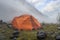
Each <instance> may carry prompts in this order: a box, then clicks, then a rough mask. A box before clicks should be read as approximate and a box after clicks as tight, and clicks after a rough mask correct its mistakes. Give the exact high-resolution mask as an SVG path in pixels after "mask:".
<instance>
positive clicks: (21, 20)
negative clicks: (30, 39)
mask: <svg viewBox="0 0 60 40" xmlns="http://www.w3.org/2000/svg"><path fill="white" fill-rule="evenodd" d="M12 25H13V28H15V29H18V30H33V29H34V30H37V29H39V28H41V24H40V23H39V22H38V21H37V19H35V18H34V17H33V16H32V15H21V16H19V17H15V18H14V19H13V20H12Z"/></svg>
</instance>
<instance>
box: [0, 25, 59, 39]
mask: <svg viewBox="0 0 60 40" xmlns="http://www.w3.org/2000/svg"><path fill="white" fill-rule="evenodd" d="M42 26H43V28H42V29H40V30H43V31H45V32H46V33H47V37H46V40H55V35H56V33H58V32H60V31H59V30H58V29H57V25H56V24H44V25H42ZM40 30H37V31H40ZM13 31H14V30H13V29H11V28H8V26H7V24H2V25H0V35H2V36H5V38H3V37H2V38H3V39H2V38H1V36H0V39H2V40H10V36H11V35H12V33H13ZM37 31H36V30H33V31H20V34H19V37H18V38H17V40H37V37H36V36H37Z"/></svg>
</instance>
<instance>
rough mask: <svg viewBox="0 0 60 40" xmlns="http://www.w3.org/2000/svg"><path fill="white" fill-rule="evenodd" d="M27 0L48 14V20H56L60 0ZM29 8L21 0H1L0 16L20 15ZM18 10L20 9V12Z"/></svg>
mask: <svg viewBox="0 0 60 40" xmlns="http://www.w3.org/2000/svg"><path fill="white" fill-rule="evenodd" d="M26 1H27V2H28V3H30V4H31V5H32V6H34V7H35V8H36V9H37V10H38V11H39V12H41V13H42V14H43V15H45V16H46V17H45V18H47V19H46V20H49V21H50V22H55V21H56V18H57V14H58V12H59V11H60V0H26ZM1 5H2V6H1ZM27 8H28V7H27V6H24V4H22V3H21V0H0V18H2V19H4V20H7V19H9V18H12V16H13V15H20V13H22V11H23V12H25V11H28V9H27ZM1 9H2V10H1ZM4 9H5V10H4ZM29 9H30V8H29ZM3 11H5V12H7V13H6V14H4V13H5V12H3ZM17 11H20V13H19V12H17ZM1 12H2V13H1ZM29 12H30V11H29ZM8 13H10V14H8ZM12 13H16V14H12ZM5 15H6V17H5ZM9 15H10V16H9ZM34 15H35V14H34ZM37 15H38V14H37ZM8 16H9V17H8ZM6 18H7V19H6ZM46 20H45V21H46ZM47 22H48V21H47Z"/></svg>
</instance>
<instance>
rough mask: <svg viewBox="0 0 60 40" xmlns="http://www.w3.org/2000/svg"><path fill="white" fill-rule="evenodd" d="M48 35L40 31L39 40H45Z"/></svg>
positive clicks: (38, 33)
mask: <svg viewBox="0 0 60 40" xmlns="http://www.w3.org/2000/svg"><path fill="white" fill-rule="evenodd" d="M46 36H47V35H46V33H45V32H44V31H39V32H37V39H38V40H42V39H45V38H46Z"/></svg>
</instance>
